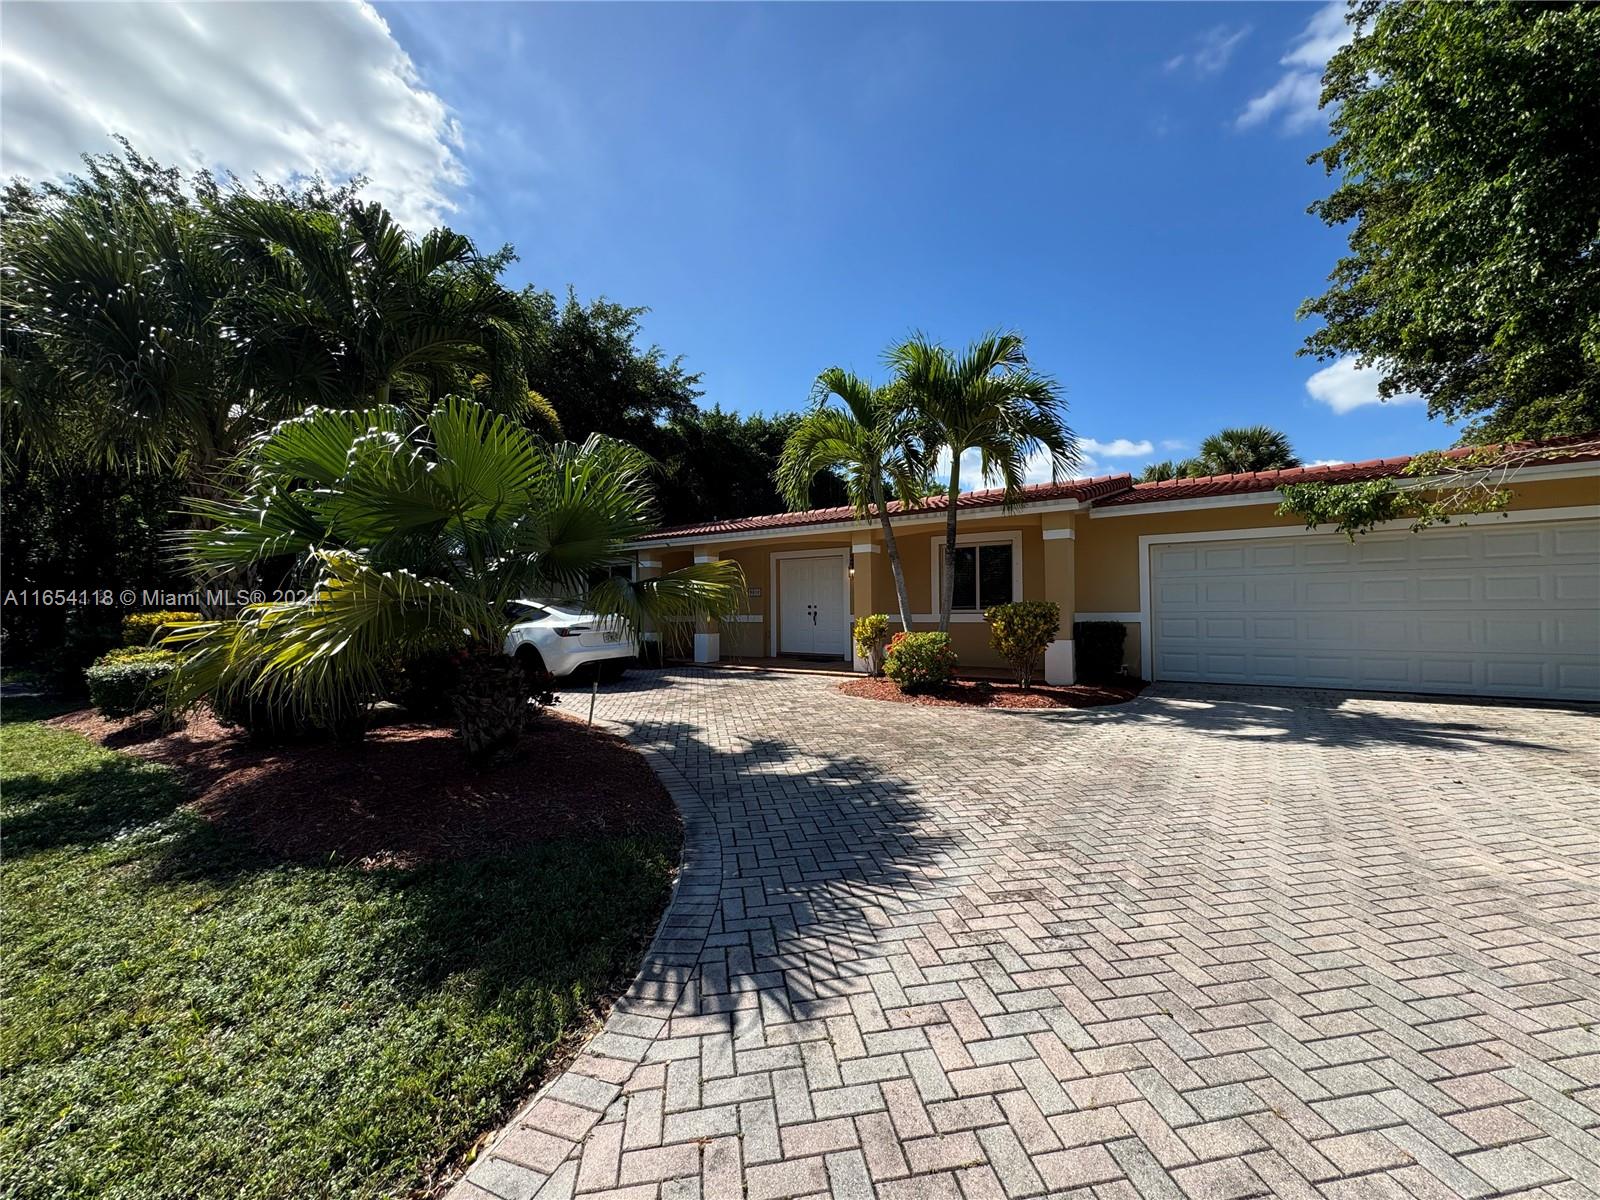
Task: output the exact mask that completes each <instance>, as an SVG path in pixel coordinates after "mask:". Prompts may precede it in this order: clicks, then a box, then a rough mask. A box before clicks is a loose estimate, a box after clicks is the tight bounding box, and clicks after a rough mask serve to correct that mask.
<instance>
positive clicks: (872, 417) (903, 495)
mask: <svg viewBox="0 0 1600 1200" xmlns="http://www.w3.org/2000/svg"><path fill="white" fill-rule="evenodd" d="M811 399H812V407H811V411H810V412H808V413H807V414H806V415H805V416H804V417H802V418H801V420H800V423H799V424H798V425H796V426H795V428H794V431H793V432H792V433H790V434H789V437H788V440H787V441H786V442H785V443H784V446H783V454H782V456H781V457H780V458H779V460H778V472H777V480H778V487H779V490H781V491H782V492H783V496H784V499H785V500H786V501H787V502H788V504H789V507H790V508H805V507H806V506H807V505H809V504H810V502H811V484H812V481H813V480H814V479H815V478H816V477H817V474H818V473H819V472H821V471H840V472H842V473H843V475H844V480H845V486H846V488H847V490H848V494H849V497H850V504H851V506H852V507H854V509H855V510H856V515H857V516H860V517H865V518H867V519H869V520H870V519H871V518H872V517H874V516H876V517H877V519H878V522H879V524H880V525H881V526H882V527H883V544H884V551H885V553H887V554H888V556H889V570H890V572H891V573H892V574H893V576H894V590H895V599H896V601H897V602H898V604H899V605H900V625H901V628H902V629H906V630H909V629H910V628H911V595H910V593H909V592H908V591H907V590H906V574H905V568H904V567H903V565H902V564H901V561H900V546H899V543H897V542H896V541H895V536H894V526H893V525H892V524H891V523H890V521H889V505H888V499H887V496H886V492H887V489H886V488H885V486H884V481H885V480H888V484H889V487H890V488H892V489H893V490H894V493H895V495H896V496H898V497H899V498H900V500H901V501H902V502H905V501H909V500H915V499H918V498H920V497H921V495H922V492H923V485H924V483H925V481H926V477H927V471H926V468H925V466H924V464H923V460H922V456H921V447H920V444H919V440H918V426H917V422H916V418H914V417H913V416H912V415H911V413H909V412H908V411H907V410H906V407H905V406H904V405H903V404H902V403H901V402H900V399H899V395H898V392H897V391H896V389H894V388H892V387H886V388H875V387H873V386H872V385H871V384H870V383H868V382H867V381H866V380H864V379H862V378H861V377H860V376H858V375H855V374H852V373H851V372H849V371H846V370H844V369H843V368H840V367H830V368H829V369H828V370H826V371H824V372H822V374H820V375H818V376H817V381H816V383H815V384H814V385H813V386H812V390H811ZM834 399H837V400H838V401H839V403H840V405H842V406H843V407H835V406H834V405H832V404H831V403H830V401H831V400H834Z"/></svg>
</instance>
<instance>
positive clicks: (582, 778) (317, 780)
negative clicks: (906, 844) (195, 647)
mask: <svg viewBox="0 0 1600 1200" xmlns="http://www.w3.org/2000/svg"><path fill="white" fill-rule="evenodd" d="M52 724H55V725H58V726H60V727H62V728H64V729H70V730H73V731H74V732H76V733H81V734H83V735H84V736H85V737H88V738H90V739H91V740H93V741H96V742H99V743H100V744H101V745H104V746H108V747H111V748H112V749H116V750H122V751H126V752H127V753H129V754H136V755H138V756H140V757H141V758H149V759H154V760H155V761H157V762H161V763H166V764H167V765H169V766H172V767H174V768H176V769H177V770H178V771H179V772H180V773H181V774H182V775H183V776H184V778H185V780H186V781H187V782H188V783H189V785H190V786H191V787H192V788H193V789H194V790H195V792H196V796H195V799H194V800H193V802H192V807H193V808H194V810H195V811H196V812H197V813H199V814H200V815H201V816H202V817H204V818H206V819H207V820H209V821H212V822H214V823H215V824H217V825H218V826H220V827H222V828H224V829H227V830H229V831H232V832H235V833H237V834H240V835H242V836H244V837H246V838H248V839H249V840H250V841H251V842H253V843H255V844H256V845H257V846H259V847H260V848H262V849H263V850H266V851H268V852H270V853H272V854H274V855H277V856H281V857H283V858H285V859H289V860H292V861H297V862H328V861H330V860H332V861H338V862H350V863H355V864H356V865H358V866H361V867H364V868H378V867H400V868H409V867H416V866H421V865H423V864H426V863H433V862H444V861H448V860H452V859H461V858H476V857H482V856H486V855H490V854H495V853H503V852H504V851H506V850H508V849H510V848H513V847H515V846H518V845H521V844H525V843H529V842H539V841H550V840H555V839H559V838H573V837H596V836H607V835H612V836H616V835H623V834H630V833H667V832H672V831H675V830H676V829H677V828H678V813H677V809H676V808H675V807H674V806H673V803H672V799H671V797H669V796H668V795H667V792H666V789H665V788H663V787H662V786H661V782H660V780H658V779H657V778H656V776H655V773H654V772H653V771H651V769H650V767H649V765H648V764H647V763H646V762H645V760H644V759H643V757H641V756H640V755H639V753H638V752H637V751H635V750H633V749H632V748H631V747H629V746H628V744H627V743H626V742H624V741H623V740H622V739H621V738H619V737H616V736H614V735H613V734H609V733H603V732H601V731H600V730H597V729H591V728H589V727H587V726H585V725H584V724H583V723H582V722H580V721H576V720H574V719H572V718H570V717H564V716H561V715H560V714H558V713H551V712H548V711H547V712H546V713H545V714H543V715H542V716H541V717H540V718H538V720H537V721H536V722H535V723H534V724H533V726H532V727H531V728H530V729H529V730H528V732H527V733H525V734H524V735H523V738H522V741H521V743H520V744H519V745H518V747H517V749H516V751H515V752H514V754H513V755H512V756H511V758H510V759H509V761H507V762H504V763H501V764H498V765H496V766H494V767H491V768H488V769H486V770H474V769H473V768H471V767H470V766H468V764H467V762H466V759H465V758H464V757H463V755H462V751H461V745H460V743H459V742H458V741H457V740H456V739H455V737H454V736H453V735H452V733H451V732H450V731H449V730H448V729H442V728H439V727H437V726H430V725H420V724H400V725H389V726H386V727H383V728H379V729H374V730H371V731H370V732H369V733H368V734H367V737H366V740H365V741H364V742H362V743H360V744H358V745H353V746H340V745H335V744H332V743H326V742H302V743H297V744H292V745H285V746H273V747H258V746H252V745H251V744H250V743H249V742H248V741H247V740H246V739H245V737H244V736H243V735H242V734H241V733H240V732H239V731H238V730H236V729H231V728H229V727H227V726H224V725H222V724H220V723H219V722H218V721H217V720H216V719H215V718H213V717H212V716H211V714H210V713H209V712H206V711H204V710H201V711H200V712H198V713H196V714H195V715H194V716H192V717H190V718H189V720H188V721H187V722H186V723H185V724H184V725H182V726H181V727H179V728H177V729H175V730H170V731H165V732H164V731H162V730H160V729H158V728H154V727H153V726H152V725H151V724H150V723H146V722H140V721H137V720H112V719H108V718H105V717H102V716H100V715H99V714H97V713H95V712H94V711H92V710H85V711H83V712H76V713H69V714H67V715H66V716H63V717H58V718H56V719H55V721H53V722H52Z"/></svg>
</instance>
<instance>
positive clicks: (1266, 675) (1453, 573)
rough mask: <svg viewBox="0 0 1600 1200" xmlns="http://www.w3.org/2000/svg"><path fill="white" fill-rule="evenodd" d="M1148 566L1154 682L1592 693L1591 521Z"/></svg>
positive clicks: (1187, 550) (1318, 539)
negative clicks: (1149, 571)
mask: <svg viewBox="0 0 1600 1200" xmlns="http://www.w3.org/2000/svg"><path fill="white" fill-rule="evenodd" d="M1150 559H1151V568H1152V572H1153V578H1152V580H1151V582H1152V587H1151V596H1152V607H1153V610H1154V611H1153V612H1152V614H1151V616H1152V628H1153V635H1154V636H1153V638H1152V643H1153V644H1152V669H1153V671H1154V673H1155V675H1156V678H1158V679H1189V680H1195V681H1206V680H1211V681H1216V682H1225V683H1241V682H1252V681H1253V682H1258V683H1273V684H1290V685H1294V684H1298V685H1302V686H1318V687H1337V688H1351V689H1360V688H1368V689H1378V690H1418V691H1435V692H1467V693H1471V692H1486V693H1490V694H1496V695H1508V696H1532V697H1537V696H1547V697H1553V698H1563V699H1600V521H1595V520H1591V519H1584V520H1581V521H1566V522H1550V523H1533V524H1528V525H1524V526H1515V527H1489V526H1481V527H1451V528H1449V529H1437V530H1428V531H1424V532H1422V533H1420V534H1410V533H1405V534H1399V535H1395V534H1374V535H1369V536H1368V537H1367V538H1366V539H1363V540H1360V541H1357V542H1356V543H1351V542H1348V541H1347V540H1346V539H1344V538H1343V537H1340V536H1337V535H1333V536H1329V535H1319V534H1305V535H1299V534H1297V535H1295V536H1292V537H1278V538H1258V539H1239V540H1237V541H1232V540H1229V541H1224V542H1222V543H1220V544H1218V543H1203V544H1201V545H1199V546H1197V547H1196V546H1174V547H1167V548H1165V549H1164V548H1163V547H1161V546H1160V545H1159V544H1158V545H1156V546H1153V547H1152V548H1151V556H1150ZM1169 567H1170V570H1169ZM1164 572H1165V573H1164Z"/></svg>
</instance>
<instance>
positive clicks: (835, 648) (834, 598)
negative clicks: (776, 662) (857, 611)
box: [778, 554, 850, 658]
mask: <svg viewBox="0 0 1600 1200" xmlns="http://www.w3.org/2000/svg"><path fill="white" fill-rule="evenodd" d="M778 580H779V585H778V653H779V654H808V655H814V656H817V657H819V658H844V657H846V656H847V655H848V652H849V650H850V630H849V624H850V622H849V615H848V614H849V605H848V603H847V601H846V597H845V586H846V584H845V580H846V575H845V558H844V555H843V554H828V555H819V556H816V557H806V558H782V559H779V560H778Z"/></svg>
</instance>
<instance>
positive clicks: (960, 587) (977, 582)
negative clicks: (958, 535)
mask: <svg viewBox="0 0 1600 1200" xmlns="http://www.w3.org/2000/svg"><path fill="white" fill-rule="evenodd" d="M1011 554H1012V547H1011V543H1010V542H985V543H983V544H981V545H976V546H957V547H956V564H955V566H956V586H955V599H954V601H953V602H952V604H951V607H952V608H958V609H968V610H972V609H976V610H978V611H982V610H983V609H985V608H988V607H989V606H990V605H991V604H1009V603H1011V600H1012V598H1013V597H1012V594H1011V583H1012V577H1011Z"/></svg>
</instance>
